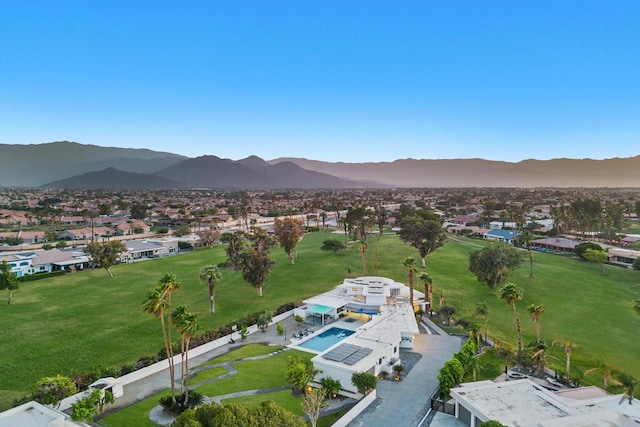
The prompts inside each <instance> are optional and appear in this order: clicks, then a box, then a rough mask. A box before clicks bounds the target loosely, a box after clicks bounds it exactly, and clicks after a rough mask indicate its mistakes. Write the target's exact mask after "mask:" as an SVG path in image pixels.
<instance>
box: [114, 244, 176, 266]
mask: <svg viewBox="0 0 640 427" xmlns="http://www.w3.org/2000/svg"><path fill="white" fill-rule="evenodd" d="M122 243H123V244H124V245H125V247H126V248H127V252H125V253H123V254H121V255H120V262H123V263H129V262H135V261H139V260H142V259H149V258H159V257H163V256H168V255H174V254H177V253H178V241H177V240H170V239H146V240H128V241H123V242H122Z"/></svg>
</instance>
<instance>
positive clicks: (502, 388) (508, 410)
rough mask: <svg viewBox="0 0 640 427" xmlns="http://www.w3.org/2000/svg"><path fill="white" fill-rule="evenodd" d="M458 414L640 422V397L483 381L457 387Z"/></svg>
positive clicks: (573, 424) (625, 424)
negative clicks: (631, 398)
mask: <svg viewBox="0 0 640 427" xmlns="http://www.w3.org/2000/svg"><path fill="white" fill-rule="evenodd" d="M451 397H452V398H453V399H454V401H455V417H456V418H457V419H458V420H460V421H462V422H463V423H464V424H465V425H467V426H470V427H476V426H478V425H480V423H481V422H484V421H489V420H496V421H499V422H501V423H502V424H504V425H508V426H520V427H584V426H619V427H632V426H637V425H638V424H640V401H638V399H633V400H632V403H633V404H629V402H628V401H627V400H626V398H625V397H624V396H623V395H610V394H608V393H607V392H605V391H604V390H602V389H600V388H598V387H594V386H590V387H580V388H576V389H568V390H560V391H551V390H548V389H546V388H545V387H542V386H541V385H539V384H536V383H535V382H533V381H531V380H530V379H521V380H512V381H507V382H493V381H478V382H474V383H465V384H461V385H460V387H456V388H454V389H451Z"/></svg>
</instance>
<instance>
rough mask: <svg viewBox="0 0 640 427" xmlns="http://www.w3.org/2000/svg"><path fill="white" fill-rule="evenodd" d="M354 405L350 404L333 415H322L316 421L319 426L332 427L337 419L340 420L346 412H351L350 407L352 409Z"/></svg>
mask: <svg viewBox="0 0 640 427" xmlns="http://www.w3.org/2000/svg"><path fill="white" fill-rule="evenodd" d="M352 407H353V406H350V407H348V408H345V409H342V410H340V411H338V412H335V413H333V414H331V415H326V416H324V417H320V418H318V422H317V423H316V426H317V427H331V426H332V425H333V423H335V422H336V421H338V420H339V419H340V417H342V416H343V415H344V414H346V413H347V412H349V409H351V408H352ZM308 425H311V423H308Z"/></svg>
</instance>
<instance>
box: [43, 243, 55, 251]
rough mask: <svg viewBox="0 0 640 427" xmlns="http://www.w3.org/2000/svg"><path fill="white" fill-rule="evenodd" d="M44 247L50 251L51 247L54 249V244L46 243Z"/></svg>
mask: <svg viewBox="0 0 640 427" xmlns="http://www.w3.org/2000/svg"><path fill="white" fill-rule="evenodd" d="M42 249H43V250H45V251H50V250H51V249H53V245H52V244H51V243H45V244H44V245H42Z"/></svg>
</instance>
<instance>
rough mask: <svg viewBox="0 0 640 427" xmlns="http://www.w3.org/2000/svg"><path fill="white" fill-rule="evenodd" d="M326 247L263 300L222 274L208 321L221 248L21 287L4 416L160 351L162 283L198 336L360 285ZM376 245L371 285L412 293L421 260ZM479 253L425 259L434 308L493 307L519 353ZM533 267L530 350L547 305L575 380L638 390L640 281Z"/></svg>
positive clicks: (282, 264) (10, 334)
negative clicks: (192, 319)
mask: <svg viewBox="0 0 640 427" xmlns="http://www.w3.org/2000/svg"><path fill="white" fill-rule="evenodd" d="M327 238H336V239H341V238H342V237H341V236H339V235H332V234H329V233H322V232H319V233H312V234H308V235H305V236H304V238H303V240H302V241H301V242H300V245H299V248H298V258H297V261H296V264H295V265H291V264H290V263H289V262H288V260H287V258H286V256H285V254H284V251H283V250H282V249H281V248H275V249H274V250H273V255H274V256H273V257H274V259H275V261H276V267H275V269H274V271H273V273H272V274H271V276H270V277H269V279H268V281H267V283H266V284H265V286H264V297H262V298H261V297H259V296H258V295H257V293H256V292H255V290H254V289H253V288H252V287H251V286H250V285H249V284H247V283H246V282H244V281H243V280H242V278H241V276H240V274H238V273H233V272H230V271H229V270H224V271H223V274H224V278H223V280H222V281H221V282H220V283H219V284H218V286H217V298H216V301H217V303H216V314H215V315H214V316H212V315H210V314H209V312H208V311H209V297H208V291H207V287H206V286H205V285H203V284H201V283H199V282H198V271H199V269H200V268H201V267H202V266H204V265H206V264H209V263H218V262H220V261H222V260H224V259H225V254H224V250H223V248H222V247H217V248H214V249H212V250H198V251H197V252H194V253H190V254H186V255H179V256H174V257H167V258H162V259H157V260H152V261H146V262H140V263H135V264H127V265H118V266H116V267H114V268H113V271H114V274H115V275H116V277H115V278H114V279H110V278H109V277H108V275H107V273H106V272H105V271H104V270H95V271H85V272H80V273H74V274H71V275H67V276H64V277H55V278H49V279H44V280H40V281H35V282H26V283H23V284H21V288H20V289H19V290H17V291H15V292H14V301H13V302H12V304H11V305H7V304H0V319H2V320H3V328H2V329H1V330H0V342H2V357H1V358H0V378H2V384H1V385H0V409H3V408H7V407H8V406H10V405H11V403H12V401H13V398H15V396H18V395H20V394H26V393H29V392H30V391H31V390H32V389H33V387H34V385H35V383H36V381H37V380H38V379H39V378H41V377H43V376H49V375H55V374H62V375H73V374H76V373H83V372H87V371H89V370H91V369H92V368H94V367H96V366H102V367H118V368H119V367H120V366H122V365H123V364H130V363H134V362H135V361H136V360H137V359H138V358H139V357H140V356H143V355H152V354H155V353H156V352H157V351H158V350H159V349H160V348H162V346H163V342H162V334H161V331H160V322H159V321H157V320H156V319H154V318H152V317H151V316H149V315H146V314H144V313H143V312H142V310H141V308H140V303H141V302H142V301H143V299H144V298H145V295H146V293H147V292H148V291H150V290H151V289H153V288H154V287H156V285H157V283H158V280H159V279H160V277H161V275H162V274H163V273H165V272H168V273H173V274H175V275H176V276H177V277H178V279H179V280H180V281H182V283H183V287H182V289H181V290H179V291H178V292H176V293H175V296H174V305H177V304H181V303H184V304H186V305H187V306H188V308H189V310H191V311H195V312H197V313H198V314H199V319H200V324H201V330H207V329H212V328H214V327H216V326H219V325H222V324H225V323H227V322H229V321H231V320H233V319H236V318H238V317H240V316H242V315H245V314H249V313H250V312H255V311H260V310H264V309H268V308H274V307H276V306H278V305H280V304H283V303H286V302H290V301H301V300H302V299H304V298H306V297H309V296H312V295H315V294H318V293H320V292H324V291H326V290H329V289H331V288H332V287H334V286H335V285H337V284H338V283H340V282H341V281H342V280H343V278H344V276H345V274H346V273H345V269H346V266H347V265H349V266H351V268H352V269H353V271H354V275H360V274H362V265H361V261H360V253H359V250H358V246H359V245H357V244H355V243H353V244H349V247H348V249H347V250H346V251H343V252H340V253H338V254H337V255H334V254H333V253H331V252H325V251H321V250H320V249H319V248H320V246H321V243H322V241H323V240H325V239H327ZM376 241H377V239H376V238H372V240H371V241H370V243H369V247H368V270H369V271H368V273H369V274H370V275H372V274H378V275H381V276H387V277H391V278H393V279H396V280H399V281H402V282H406V280H407V272H406V269H405V268H404V267H403V266H402V261H403V260H404V258H405V257H407V256H409V255H411V256H414V257H415V258H416V259H417V258H418V255H417V251H416V250H414V249H413V248H411V247H410V246H408V245H405V244H403V243H402V242H401V241H400V240H399V239H398V238H397V237H395V236H393V235H391V236H389V235H385V236H382V237H381V239H380V246H379V250H378V254H379V255H378V260H377V262H374V254H375V252H376V246H377V243H376ZM472 242H474V243H479V244H482V243H483V242H479V241H477V240H473V241H472ZM473 249H474V247H472V246H468V245H464V244H460V243H455V242H450V243H448V244H446V245H445V246H444V247H442V248H440V249H438V250H437V251H436V252H435V253H433V254H432V255H430V256H429V258H428V259H427V271H428V272H429V273H430V274H431V275H432V277H433V279H434V286H435V290H436V292H435V299H436V306H437V300H438V297H437V296H438V294H439V292H440V290H441V289H444V291H445V299H446V301H445V302H446V303H447V304H451V305H454V306H455V307H456V308H457V309H458V315H457V317H460V316H464V317H468V318H472V317H473V311H474V305H475V302H476V301H482V300H485V301H487V302H488V304H489V310H490V331H491V332H490V334H491V336H492V337H494V338H497V339H498V340H500V341H501V342H502V343H515V332H514V331H515V327H514V326H513V316H512V312H511V310H510V308H509V307H508V306H507V305H506V304H505V303H504V302H502V301H499V300H498V299H497V298H495V297H494V296H493V295H492V294H491V292H490V291H489V289H488V288H486V287H485V286H483V285H481V284H479V283H478V282H477V281H476V280H475V278H474V277H473V276H472V275H471V273H470V272H469V271H468V255H469V252H470V251H471V250H473ZM534 257H535V268H534V273H535V275H534V277H533V278H529V277H528V267H527V265H526V264H525V265H523V267H522V268H521V269H520V270H519V271H517V272H516V274H515V275H514V277H513V278H512V280H513V281H514V282H516V283H517V284H518V285H519V286H521V287H522V288H523V289H524V291H525V298H524V301H521V302H519V303H518V309H519V311H520V313H521V319H522V325H523V332H524V335H525V342H527V341H532V340H533V339H534V328H533V325H532V324H531V322H529V321H528V316H527V314H526V306H527V305H528V304H531V303H535V304H543V305H544V306H545V309H546V314H545V315H544V317H543V318H542V320H541V327H542V335H543V338H544V339H545V340H546V341H547V342H551V341H553V340H556V339H559V338H563V337H567V338H570V339H572V340H573V341H575V342H576V343H578V344H579V345H580V347H579V348H576V349H574V351H573V359H572V360H573V363H572V366H573V367H574V368H575V372H574V375H576V374H579V373H581V372H584V371H585V370H586V369H589V368H590V367H592V366H593V365H594V362H593V361H594V360H596V359H602V360H604V361H606V363H608V364H610V365H612V366H614V367H618V368H620V369H622V370H624V371H626V372H628V373H630V374H632V375H634V376H635V377H636V378H640V365H638V363H637V355H638V354H640V340H638V339H637V331H638V329H639V328H640V317H638V316H636V315H635V314H634V313H633V311H632V310H631V304H632V301H633V299H634V298H636V297H637V294H638V292H639V291H640V274H639V273H638V272H637V271H631V270H628V269H623V268H617V267H610V266H607V267H606V269H607V273H608V274H607V275H602V274H600V272H599V267H598V266H597V265H595V264H588V263H585V262H579V261H576V260H574V259H570V258H566V257H559V256H554V255H549V254H540V253H535V254H534ZM376 266H377V268H376ZM417 287H418V288H419V289H421V286H417ZM550 353H551V354H550V356H549V358H548V360H549V361H550V362H553V363H554V364H556V365H557V366H559V367H561V366H563V365H564V363H563V361H564V356H563V352H562V350H561V349H560V348H559V347H554V348H553V349H552V350H551V352H550Z"/></svg>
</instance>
